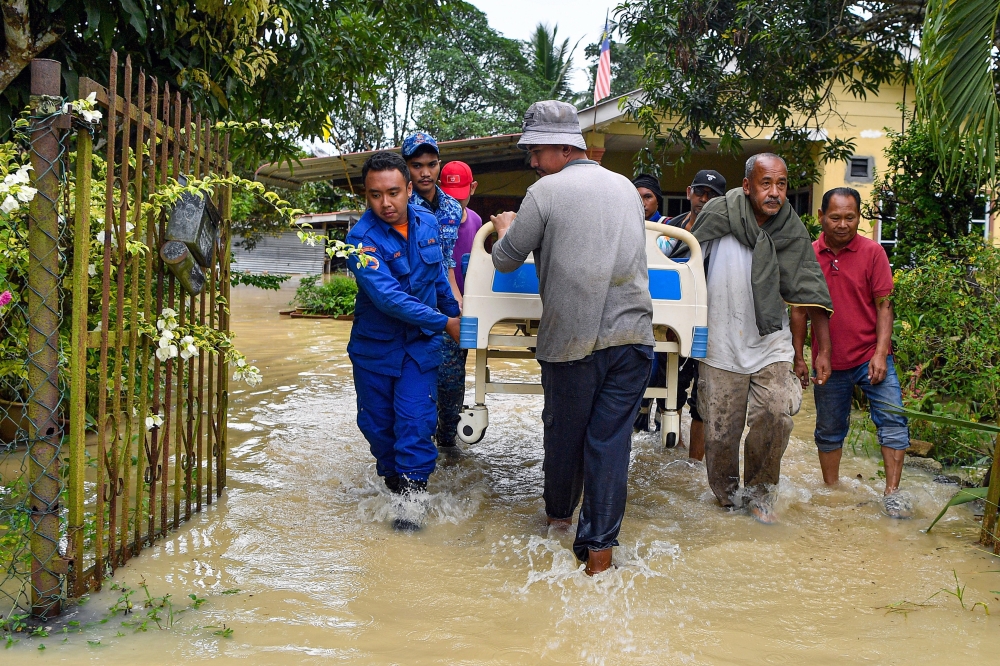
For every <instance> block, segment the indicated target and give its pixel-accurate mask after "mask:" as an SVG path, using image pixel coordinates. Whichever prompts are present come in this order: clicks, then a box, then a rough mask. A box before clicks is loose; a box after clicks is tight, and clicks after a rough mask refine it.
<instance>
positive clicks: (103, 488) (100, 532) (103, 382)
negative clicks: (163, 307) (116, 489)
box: [94, 51, 118, 589]
mask: <svg viewBox="0 0 1000 666" xmlns="http://www.w3.org/2000/svg"><path fill="white" fill-rule="evenodd" d="M117 99H118V54H117V53H115V52H114V51H112V52H111V66H110V71H109V73H108V100H109V105H110V108H111V109H112V111H110V112H109V113H108V151H107V164H108V168H107V172H108V173H107V177H106V179H105V187H104V267H103V268H104V273H103V274H102V276H101V351H100V360H99V362H98V375H97V456H98V464H97V515H96V517H95V520H94V522H95V537H94V539H95V541H94V543H95V547H94V558H95V564H94V580H95V582H96V584H97V589H101V581H103V580H104V510H105V497H106V495H107V483H108V481H107V474H106V469H107V455H108V454H107V450H108V329H109V328H110V318H111V256H112V245H111V236H112V232H113V229H114V224H115V219H114V218H115V204H114V191H115V169H114V164H115V140H116V137H117V131H116V125H117V121H118V118H117V115H116V114H115V113H114V111H113V110H114V109H116V108H117V106H118V104H117Z"/></svg>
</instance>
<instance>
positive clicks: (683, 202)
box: [663, 194, 691, 217]
mask: <svg viewBox="0 0 1000 666" xmlns="http://www.w3.org/2000/svg"><path fill="white" fill-rule="evenodd" d="M689 210H691V202H690V201H688V200H687V196H686V195H683V194H681V195H676V194H665V195H663V214H664V215H666V216H667V217H677V216H678V215H680V214H682V213H686V212H688V211H689Z"/></svg>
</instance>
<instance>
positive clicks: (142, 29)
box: [121, 0, 147, 41]
mask: <svg viewBox="0 0 1000 666" xmlns="http://www.w3.org/2000/svg"><path fill="white" fill-rule="evenodd" d="M121 2H122V8H123V9H124V10H125V12H126V13H127V14H128V16H129V19H128V22H129V25H131V26H132V27H133V28H135V31H136V32H137V33H139V37H140V38H141V39H142V40H143V41H145V39H146V33H147V28H146V13H145V12H144V11H143V10H142V9H141V8H140V7H139V6H138V5H137V4H135V0H121Z"/></svg>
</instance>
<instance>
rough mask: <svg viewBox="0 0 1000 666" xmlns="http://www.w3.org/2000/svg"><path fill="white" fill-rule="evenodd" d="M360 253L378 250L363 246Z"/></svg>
mask: <svg viewBox="0 0 1000 666" xmlns="http://www.w3.org/2000/svg"><path fill="white" fill-rule="evenodd" d="M361 251H362V252H378V248H377V247H375V246H374V245H365V246H364V247H362V248H361Z"/></svg>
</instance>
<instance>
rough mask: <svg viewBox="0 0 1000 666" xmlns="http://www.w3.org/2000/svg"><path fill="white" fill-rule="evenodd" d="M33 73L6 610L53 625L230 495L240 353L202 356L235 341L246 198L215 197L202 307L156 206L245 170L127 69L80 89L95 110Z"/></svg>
mask: <svg viewBox="0 0 1000 666" xmlns="http://www.w3.org/2000/svg"><path fill="white" fill-rule="evenodd" d="M31 75H32V98H31V111H30V117H29V118H28V119H27V120H28V122H27V123H21V124H22V125H26V127H24V133H25V136H24V141H23V142H22V144H21V145H22V146H23V147H24V148H25V149H26V150H28V152H30V158H31V165H32V167H33V170H32V171H30V174H31V181H30V187H28V189H27V190H25V189H24V188H23V187H20V189H18V190H17V192H18V194H17V197H20V198H22V199H27V198H29V196H31V190H32V189H35V190H37V193H35V194H34V196H33V198H32V199H31V202H30V208H29V209H27V215H26V216H25V215H23V214H21V215H20V216H19V215H18V213H17V212H16V211H15V212H14V213H11V212H10V211H8V209H7V205H6V201H5V200H4V199H3V196H4V193H6V192H8V190H9V188H10V187H14V186H15V185H17V183H13V181H14V180H16V178H14V179H8V180H11V183H12V184H11V185H7V184H6V181H5V185H4V186H0V190H3V192H2V193H0V201H3V202H4V203H3V204H0V210H3V212H4V213H5V214H6V216H7V217H6V218H5V219H4V220H3V222H4V226H2V227H0V230H2V232H3V233H2V235H0V259H2V260H3V264H0V269H2V271H3V275H2V276H0V277H2V278H3V283H0V286H4V287H6V291H7V292H9V295H8V296H3V294H2V293H0V297H2V298H3V300H8V299H9V301H10V302H9V303H6V304H4V305H3V306H0V613H2V614H3V616H2V617H9V616H10V614H12V613H27V612H30V613H31V614H32V615H34V616H36V617H39V618H48V617H52V616H54V615H56V614H58V613H59V612H60V610H61V608H62V605H63V603H64V601H65V600H66V599H67V598H70V597H76V596H79V595H81V594H83V593H84V592H86V591H88V590H91V589H95V588H100V586H101V583H102V581H103V580H104V579H105V578H106V577H107V576H109V575H112V574H113V572H114V570H115V568H116V567H119V566H121V565H122V564H124V563H125V562H126V561H127V560H128V559H129V558H130V557H132V556H134V555H136V554H137V553H138V552H139V551H140V550H141V549H142V548H143V547H145V546H148V545H150V544H151V543H152V542H153V541H154V540H155V539H157V538H158V537H161V536H163V535H165V534H166V533H167V532H168V530H171V529H176V528H177V526H178V525H179V524H180V523H182V522H183V521H185V520H187V519H188V518H190V517H191V515H192V513H194V512H197V511H200V510H201V509H202V507H203V506H205V505H206V504H211V503H212V500H213V497H217V496H219V495H220V494H221V492H222V489H223V488H224V487H225V482H226V407H227V396H228V393H227V389H228V368H227V361H226V354H225V351H224V349H223V348H221V347H220V346H218V345H217V346H215V347H212V346H211V345H209V344H202V345H201V346H198V344H197V343H199V341H200V340H206V339H209V338H212V339H222V340H225V341H228V328H229V311H228V302H229V300H228V299H229V260H230V249H229V238H228V229H229V218H230V211H231V197H232V192H231V188H230V187H228V186H225V185H219V186H217V187H216V188H215V189H214V190H213V191H211V192H209V194H210V195H211V196H210V197H209V199H210V200H212V201H213V202H214V205H215V207H216V208H217V210H218V211H219V213H220V217H221V220H220V221H219V223H218V226H217V232H213V235H212V238H211V240H210V247H211V248H212V250H213V252H211V253H210V254H213V255H214V257H213V259H212V260H211V261H210V262H208V263H209V265H206V266H205V267H204V268H203V269H200V268H199V269H198V270H199V271H201V272H202V275H203V277H204V287H203V289H202V290H201V291H200V293H198V294H197V295H193V294H191V293H189V291H187V290H186V288H187V287H189V286H190V285H189V281H187V280H181V279H179V278H178V277H175V273H174V272H172V271H170V270H168V268H169V266H168V262H167V261H165V260H164V259H163V258H161V247H162V246H163V244H164V243H165V242H166V240H167V223H168V216H169V212H170V211H169V210H164V208H163V207H162V206H158V205H157V201H158V200H157V197H158V196H162V192H163V191H164V190H165V189H167V188H168V187H170V186H171V184H172V181H170V180H168V179H180V178H181V177H184V178H186V179H187V182H188V183H189V184H192V183H194V184H197V183H198V182H200V181H202V180H203V179H204V178H205V177H206V176H208V175H209V174H217V175H223V176H225V175H229V174H231V170H232V167H231V164H230V163H229V161H228V150H229V141H228V136H226V135H225V134H222V133H219V132H216V131H215V129H214V126H215V124H214V122H210V121H209V119H207V118H203V117H202V115H201V114H196V113H192V106H191V103H190V101H185V100H183V99H182V98H181V96H180V94H179V93H177V92H172V91H171V90H170V89H169V86H167V85H160V84H159V82H158V81H156V80H155V79H153V78H150V77H147V76H146V75H145V74H144V73H143V72H142V71H139V72H138V73H136V72H134V71H133V69H132V67H131V63H130V61H129V60H128V59H126V61H125V65H124V67H123V68H119V66H118V62H117V55H116V54H112V56H111V67H110V72H109V78H108V86H107V88H104V87H103V86H101V85H98V84H97V83H96V82H95V81H92V80H90V79H86V78H83V79H81V80H80V97H81V98H86V97H88V96H92V97H91V99H92V100H93V106H94V107H96V108H91V110H89V111H88V110H87V109H88V108H90V107H89V105H88V104H86V103H84V104H83V105H82V106H78V108H76V109H74V108H70V107H68V106H67V105H66V104H65V102H66V100H64V99H63V98H62V97H61V90H60V81H61V76H60V67H59V63H57V62H54V61H46V60H36V61H34V62H33V63H32V69H31ZM81 109H82V111H81ZM94 111H99V112H100V113H101V115H102V116H103V119H102V120H101V121H100V122H96V123H94V122H91V121H92V120H93V119H94V117H95V113H94ZM22 170H23V169H22ZM18 173H20V172H18ZM26 173H27V172H26ZM5 187H6V189H5ZM174 187H175V189H176V186H175V185H174ZM10 191H13V190H10ZM17 197H15V201H14V203H15V204H17V203H18V202H17ZM160 203H162V201H161V202H160ZM206 205H207V204H206ZM211 228H213V229H215V227H211ZM189 263H190V262H189ZM182 283H183V284H182ZM2 291H3V290H0V292H2ZM2 302H3V301H0V303H2ZM185 331H188V332H190V333H191V335H192V336H193V337H192V338H190V339H189V338H187V337H184V338H183V339H181V336H180V335H179V334H180V333H182V332H185ZM167 333H169V334H170V336H173V337H174V338H177V339H176V340H170V339H168V337H167ZM198 335H200V336H201V338H199V340H195V337H197V336H198ZM213 336H215V337H214V338H213ZM164 340H166V341H167V343H168V344H166V345H165V344H164ZM171 347H172V349H171ZM178 349H179V350H180V353H178ZM157 351H159V352H160V353H156V352H157Z"/></svg>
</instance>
